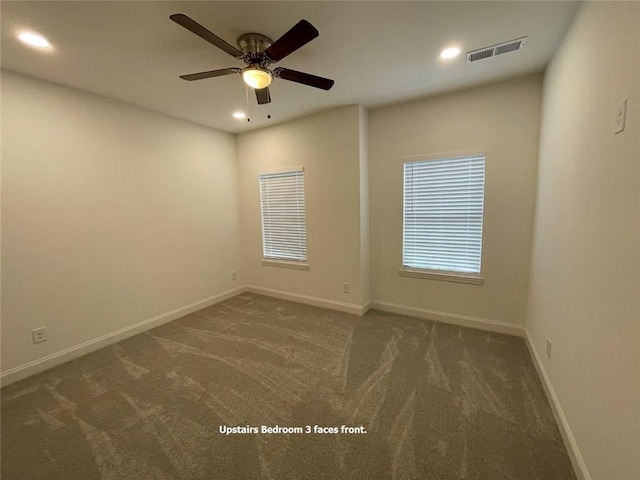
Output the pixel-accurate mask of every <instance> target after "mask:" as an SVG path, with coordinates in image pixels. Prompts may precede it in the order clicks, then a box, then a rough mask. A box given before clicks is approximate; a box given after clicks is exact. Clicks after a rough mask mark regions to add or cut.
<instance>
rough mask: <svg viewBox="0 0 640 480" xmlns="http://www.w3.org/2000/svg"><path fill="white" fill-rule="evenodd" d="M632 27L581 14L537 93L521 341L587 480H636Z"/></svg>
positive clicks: (639, 414) (632, 9) (603, 15)
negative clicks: (524, 336)
mask: <svg viewBox="0 0 640 480" xmlns="http://www.w3.org/2000/svg"><path fill="white" fill-rule="evenodd" d="M639 25H640V4H638V3H636V2H627V3H624V2H620V3H619V2H604V3H599V2H593V3H586V4H585V5H584V6H583V7H582V9H581V11H580V12H579V15H578V17H577V19H576V21H575V24H574V25H573V27H572V29H571V31H570V32H569V34H568V35H567V37H566V39H565V42H564V44H563V46H562V47H561V48H560V50H559V51H558V53H557V54H556V56H555V58H554V60H553V62H552V63H551V65H550V67H549V68H548V70H547V73H546V75H545V82H544V102H543V114H542V129H541V139H540V163H539V180H538V195H537V203H536V220H535V234H534V245H533V256H532V268H531V281H530V293H529V311H528V317H527V330H528V333H529V335H530V338H531V339H532V342H533V345H534V346H535V349H536V350H537V352H538V355H539V356H540V357H541V358H542V360H543V365H544V369H545V371H546V374H547V375H548V378H549V380H550V383H551V385H552V387H553V390H554V391H555V395H556V396H557V399H558V402H559V404H560V406H561V408H562V411H563V412H564V416H565V417H566V422H567V423H568V425H569V427H570V430H571V432H572V433H573V436H574V440H575V444H576V445H577V447H578V450H579V452H580V453H581V456H582V459H578V460H582V461H583V462H584V465H586V468H587V470H588V472H589V474H590V478H591V479H593V480H630V479H637V478H640V460H639V459H640V144H639V142H640V29H639V28H638V26H639ZM623 98H628V115H627V128H626V130H625V131H624V132H622V133H620V134H618V135H614V134H613V133H612V130H613V122H614V118H615V112H616V105H617V104H618V102H619V101H620V100H622V99H623ZM547 338H550V339H551V340H552V342H553V352H552V357H551V359H547V357H546V356H545V355H544V352H545V342H546V339H547Z"/></svg>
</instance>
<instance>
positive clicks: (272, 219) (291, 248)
mask: <svg viewBox="0 0 640 480" xmlns="http://www.w3.org/2000/svg"><path fill="white" fill-rule="evenodd" d="M259 178H260V205H261V209H262V246H263V252H264V258H265V259H273V260H287V261H293V262H306V261H307V230H306V226H305V215H304V170H303V169H301V168H300V169H296V170H292V171H283V172H276V173H265V174H261V175H260V176H259Z"/></svg>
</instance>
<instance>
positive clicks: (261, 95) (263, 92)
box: [256, 87, 271, 105]
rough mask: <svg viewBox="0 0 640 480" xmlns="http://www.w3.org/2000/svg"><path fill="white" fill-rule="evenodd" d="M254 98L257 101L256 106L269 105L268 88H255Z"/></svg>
mask: <svg viewBox="0 0 640 480" xmlns="http://www.w3.org/2000/svg"><path fill="white" fill-rule="evenodd" d="M256 98H257V99H258V105H264V104H265V103H271V94H270V93H269V87H264V88H256Z"/></svg>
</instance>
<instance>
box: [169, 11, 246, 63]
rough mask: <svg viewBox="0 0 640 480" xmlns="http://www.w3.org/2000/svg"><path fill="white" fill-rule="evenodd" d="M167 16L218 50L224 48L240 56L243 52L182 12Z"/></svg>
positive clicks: (235, 55)
mask: <svg viewBox="0 0 640 480" xmlns="http://www.w3.org/2000/svg"><path fill="white" fill-rule="evenodd" d="M169 18H170V19H171V20H173V21H174V22H176V23H177V24H178V25H181V26H183V27H184V28H186V29H187V30H189V31H190V32H193V33H195V34H196V35H198V36H199V37H200V38H202V39H204V40H206V41H207V42H209V43H211V44H213V45H215V46H216V47H218V48H219V49H220V50H224V51H225V52H227V53H228V54H229V55H231V56H232V57H236V58H242V55H243V53H242V52H241V51H240V50H238V49H237V48H236V47H234V46H233V45H231V44H230V43H227V42H226V41H224V40H223V39H221V38H220V37H219V36H217V35H216V34H214V33H212V32H210V31H209V30H207V29H206V28H204V27H203V26H202V25H200V24H199V23H198V22H196V21H195V20H192V19H191V18H189V17H187V16H186V15H184V14H183V13H174V14H173V15H170V16H169Z"/></svg>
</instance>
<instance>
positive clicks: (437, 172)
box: [400, 153, 485, 283]
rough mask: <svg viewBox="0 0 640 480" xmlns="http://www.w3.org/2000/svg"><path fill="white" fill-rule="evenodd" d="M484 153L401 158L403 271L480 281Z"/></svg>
mask: <svg viewBox="0 0 640 480" xmlns="http://www.w3.org/2000/svg"><path fill="white" fill-rule="evenodd" d="M484 160H485V155H484V153H474V154H445V155H434V156H429V157H423V158H421V159H418V160H412V161H405V164H404V227H403V245H402V265H403V269H402V270H401V272H400V273H401V275H406V276H418V277H428V278H442V279H444V280H457V281H462V282H468V283H482V279H481V278H480V262H481V257H482V216H483V203H484Z"/></svg>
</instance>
